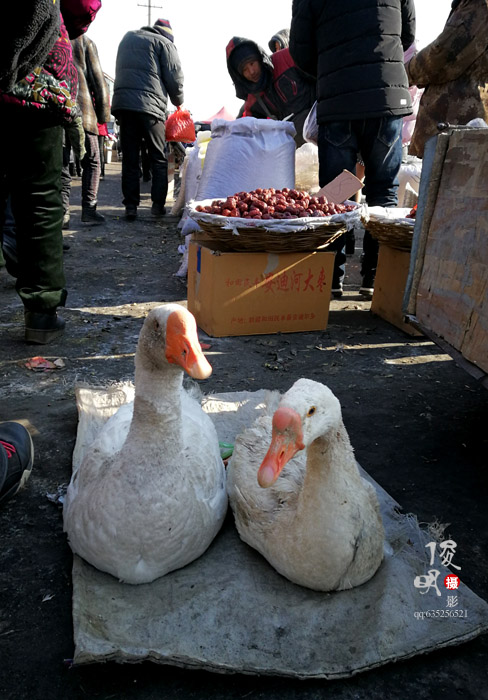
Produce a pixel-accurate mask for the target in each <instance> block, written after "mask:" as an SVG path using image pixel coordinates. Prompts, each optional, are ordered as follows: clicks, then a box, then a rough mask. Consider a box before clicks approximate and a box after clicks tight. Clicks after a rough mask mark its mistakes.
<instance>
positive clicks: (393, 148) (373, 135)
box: [318, 117, 403, 287]
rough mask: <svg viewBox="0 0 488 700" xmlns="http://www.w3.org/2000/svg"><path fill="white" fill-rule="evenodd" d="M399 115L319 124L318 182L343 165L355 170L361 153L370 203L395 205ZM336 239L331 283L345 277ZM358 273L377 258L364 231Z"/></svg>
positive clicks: (371, 269) (373, 264)
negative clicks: (334, 262)
mask: <svg viewBox="0 0 488 700" xmlns="http://www.w3.org/2000/svg"><path fill="white" fill-rule="evenodd" d="M402 124H403V119H402V117H374V118H370V119H353V120H344V121H335V122H325V123H324V124H319V138H318V148H319V182H320V186H321V187H323V186H324V185H326V184H327V183H328V182H330V181H331V180H333V179H334V178H335V177H337V175H339V174H340V173H341V172H342V171H343V170H344V169H346V170H349V171H351V172H353V173H354V172H356V163H357V160H358V157H359V154H361V159H362V161H363V162H364V172H365V177H364V183H365V186H364V189H363V193H364V195H365V197H366V202H367V203H368V204H369V205H370V206H382V207H394V206H396V204H397V202H398V198H397V191H398V171H399V170H400V165H401V162H402V138H401V134H402ZM342 239H343V236H341V238H340V239H338V240H337V241H335V242H334V243H333V244H332V246H331V249H333V247H334V244H335V249H336V250H337V251H338V252H337V253H336V265H335V269H334V280H333V284H332V286H333V287H334V286H337V283H338V282H339V281H342V278H343V277H344V265H345V262H346V255H345V250H344V241H343V240H342ZM363 251H364V256H363V264H362V269H361V274H362V275H363V276H365V275H373V276H374V274H375V272H376V264H377V261H378V242H377V241H376V240H375V239H374V238H373V237H372V236H371V234H370V233H369V231H365V234H364V241H363Z"/></svg>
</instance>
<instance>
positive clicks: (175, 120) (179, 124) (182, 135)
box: [166, 107, 197, 143]
mask: <svg viewBox="0 0 488 700" xmlns="http://www.w3.org/2000/svg"><path fill="white" fill-rule="evenodd" d="M196 138H197V136H196V134H195V124H194V123H193V119H192V118H191V116H190V112H188V111H187V110H186V109H181V107H177V108H176V112H173V114H170V115H169V117H168V118H167V120H166V141H179V142H180V143H193V142H194V141H195V140H196Z"/></svg>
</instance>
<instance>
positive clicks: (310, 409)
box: [307, 406, 317, 416]
mask: <svg viewBox="0 0 488 700" xmlns="http://www.w3.org/2000/svg"><path fill="white" fill-rule="evenodd" d="M316 410H317V409H316V408H315V406H312V407H311V408H309V410H308V413H307V416H313V414H314V413H315V411H316Z"/></svg>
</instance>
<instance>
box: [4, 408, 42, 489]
mask: <svg viewBox="0 0 488 700" xmlns="http://www.w3.org/2000/svg"><path fill="white" fill-rule="evenodd" d="M33 462H34V445H33V444H32V438H31V436H30V433H29V431H28V430H27V429H26V428H24V426H23V425H21V424H20V423H15V422H13V421H8V422H6V423H0V503H3V502H4V501H6V500H8V499H9V498H11V497H12V496H14V495H15V494H16V493H17V491H18V490H19V489H21V488H22V487H23V486H24V485H25V482H26V481H27V479H28V478H29V476H30V473H31V471H32V464H33Z"/></svg>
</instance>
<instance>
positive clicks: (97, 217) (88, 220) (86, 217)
mask: <svg viewBox="0 0 488 700" xmlns="http://www.w3.org/2000/svg"><path fill="white" fill-rule="evenodd" d="M81 220H82V221H83V223H84V224H92V225H98V224H104V223H105V217H104V216H103V214H99V213H98V212H97V208H96V207H82V210H81Z"/></svg>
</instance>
